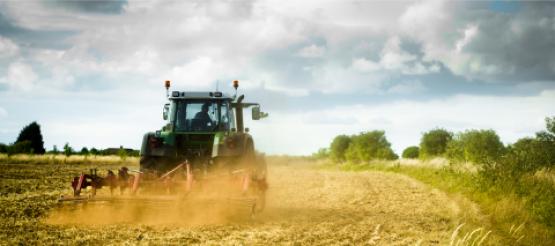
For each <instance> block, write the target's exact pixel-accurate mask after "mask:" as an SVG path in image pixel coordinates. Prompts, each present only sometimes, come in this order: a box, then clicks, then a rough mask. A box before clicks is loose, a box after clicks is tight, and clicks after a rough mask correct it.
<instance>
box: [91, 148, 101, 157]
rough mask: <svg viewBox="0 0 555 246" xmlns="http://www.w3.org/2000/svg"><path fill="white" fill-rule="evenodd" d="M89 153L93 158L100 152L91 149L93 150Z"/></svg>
mask: <svg viewBox="0 0 555 246" xmlns="http://www.w3.org/2000/svg"><path fill="white" fill-rule="evenodd" d="M90 153H91V154H92V155H94V156H97V155H98V154H99V153H100V152H99V151H98V150H97V149H96V148H94V147H93V148H91V151H90Z"/></svg>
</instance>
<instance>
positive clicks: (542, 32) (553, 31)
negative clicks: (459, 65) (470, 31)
mask: <svg viewBox="0 0 555 246" xmlns="http://www.w3.org/2000/svg"><path fill="white" fill-rule="evenodd" d="M490 9H492V8H490ZM493 9H494V10H495V11H484V10H483V9H475V8H471V10H472V11H470V12H467V13H463V14H462V17H463V18H466V20H465V22H466V23H469V24H477V25H478V29H479V31H478V34H477V35H476V37H475V39H474V40H472V41H471V42H470V43H469V44H468V45H467V46H465V47H464V49H463V50H462V51H463V52H464V53H465V54H471V55H473V56H475V57H477V58H479V59H480V61H481V63H482V65H484V66H490V67H492V68H494V71H490V72H491V73H485V74H484V77H486V78H488V80H492V81H499V82H503V81H515V82H519V81H521V82H524V81H545V80H555V3H552V2H550V3H539V2H531V3H528V2H526V3H522V4H514V5H512V4H508V5H506V3H505V4H502V5H499V6H497V7H496V8H493ZM501 10H502V11H501Z"/></svg>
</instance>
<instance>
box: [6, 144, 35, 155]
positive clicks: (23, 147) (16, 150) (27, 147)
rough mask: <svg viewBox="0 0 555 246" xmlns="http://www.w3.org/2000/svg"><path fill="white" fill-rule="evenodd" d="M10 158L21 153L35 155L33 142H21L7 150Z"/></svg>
mask: <svg viewBox="0 0 555 246" xmlns="http://www.w3.org/2000/svg"><path fill="white" fill-rule="evenodd" d="M7 153H8V156H11V155H14V154H20V153H31V154H32V153H33V147H32V143H31V141H21V142H17V143H14V144H12V145H10V146H8V148H7Z"/></svg>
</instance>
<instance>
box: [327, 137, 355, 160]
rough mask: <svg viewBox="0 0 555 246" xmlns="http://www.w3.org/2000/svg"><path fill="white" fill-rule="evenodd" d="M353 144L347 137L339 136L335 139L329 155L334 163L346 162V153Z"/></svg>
mask: <svg viewBox="0 0 555 246" xmlns="http://www.w3.org/2000/svg"><path fill="white" fill-rule="evenodd" d="M350 143H351V137H349V136H347V135H339V136H337V137H335V138H334V139H333V141H332V142H331V145H330V150H329V152H330V153H329V154H330V157H331V159H332V160H333V161H335V162H341V161H345V160H346V159H345V151H346V150H347V148H348V147H349V144H350Z"/></svg>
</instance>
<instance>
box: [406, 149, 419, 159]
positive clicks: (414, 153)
mask: <svg viewBox="0 0 555 246" xmlns="http://www.w3.org/2000/svg"><path fill="white" fill-rule="evenodd" d="M419 152H420V148H418V146H409V147H407V148H406V149H405V150H403V154H402V156H403V158H407V159H415V158H418V153H419Z"/></svg>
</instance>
